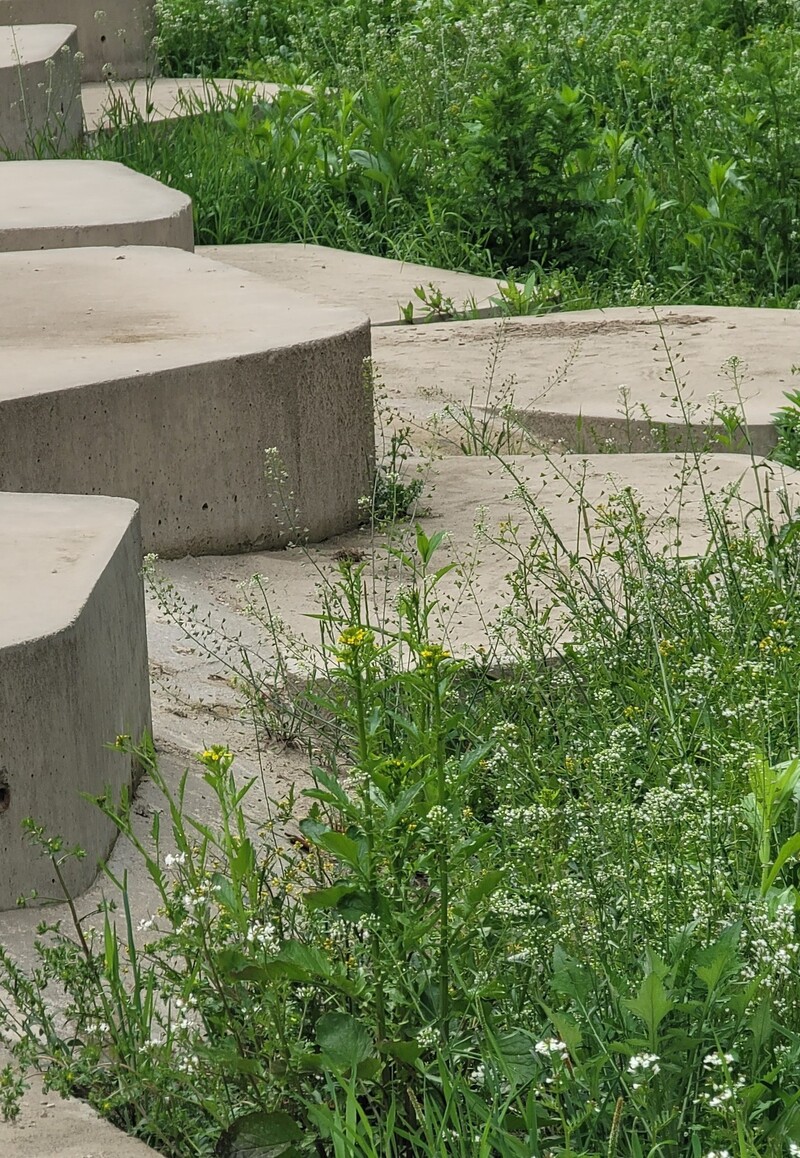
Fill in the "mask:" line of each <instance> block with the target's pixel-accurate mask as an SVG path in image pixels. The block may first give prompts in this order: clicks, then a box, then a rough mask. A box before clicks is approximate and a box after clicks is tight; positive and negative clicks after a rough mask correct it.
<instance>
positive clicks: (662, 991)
mask: <svg viewBox="0 0 800 1158" xmlns="http://www.w3.org/2000/svg"><path fill="white" fill-rule="evenodd" d="M623 1004H624V1005H625V1007H626V1009H629V1010H630V1011H631V1013H634V1014H635V1015H636V1016H637V1017H639V1018H641V1020H642V1021H643V1022H644V1024H645V1025H646V1026H647V1029H648V1032H649V1034H650V1038H651V1041H654V1040H655V1037H656V1033H657V1031H658V1027H659V1025H660V1024H661V1022H662V1021H663V1020H664V1018H665V1017H666V1016H667V1014H668V1013H669V1011H670V1010H671V1009H672V1007H673V1004H674V1002H673V1001H671V1000H670V998H669V997H668V995H667V991H666V988H665V987H664V982H663V981H662V980H661V978H660V977H659V976H658V975H657V974H656V973H648V974H647V976H646V977H645V979H644V981H643V982H642V984H641V985H640V986H639V992H638V993H637V995H636V997H632V998H629V999H627V1000H626V1001H624V1002H623Z"/></svg>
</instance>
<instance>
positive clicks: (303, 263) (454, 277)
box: [198, 243, 498, 326]
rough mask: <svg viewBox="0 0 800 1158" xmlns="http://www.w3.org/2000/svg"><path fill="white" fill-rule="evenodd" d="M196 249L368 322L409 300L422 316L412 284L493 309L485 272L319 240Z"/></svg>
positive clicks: (493, 286)
mask: <svg viewBox="0 0 800 1158" xmlns="http://www.w3.org/2000/svg"><path fill="white" fill-rule="evenodd" d="M198 253H202V254H203V255H204V256H206V257H211V258H213V259H214V260H215V261H223V262H225V263H226V264H227V265H235V266H237V267H238V268H239V269H247V270H250V271H251V272H252V273H257V274H260V275H261V276H262V277H266V278H269V280H270V281H275V282H280V283H281V284H282V285H286V286H290V287H291V288H292V289H296V290H300V291H301V292H302V293H308V294H311V295H312V296H313V297H315V298H318V299H319V301H322V302H329V303H330V304H332V305H343V306H352V307H353V308H355V309H358V310H363V311H364V313H365V314H367V315H368V316H369V319H370V321H371V322H372V324H373V326H385V325H396V324H399V323H400V321H401V314H400V308H401V306H406V305H408V303H409V302H412V303H413V304H414V319H415V320H416V321H421V320H424V318H425V307H424V306H423V304H422V302H421V301H420V299H419V298H417V297H416V296H415V294H414V287H415V286H423V287H425V289H426V290H428V289H429V287H430V286H431V285H434V286H436V287H437V288H438V289H440V290H441V291H442V293H443V295H444V296H445V297H449V298H451V299H452V301H453V303H454V305H455V307H456V309H457V310H464V311H466V310H473V309H475V310H477V311H478V313H483V314H486V313H487V312H490V311H494V310H495V307H494V305H493V304H492V301H491V299H492V298H493V297H496V296H497V294H498V289H497V282H496V281H494V280H493V279H492V278H489V277H475V276H474V275H473V274H469V273H453V272H452V271H451V270H447V269H435V268H434V267H432V266H426V265H414V264H412V263H411V262H403V261H394V260H393V259H391V258H387V257H371V256H369V255H368V254H364V253H347V252H346V251H345V250H342V249H329V248H328V247H327V246H324V245H296V244H291V243H289V244H285V245H277V244H276V245H270V244H265V245H204V246H200V248H199V249H198Z"/></svg>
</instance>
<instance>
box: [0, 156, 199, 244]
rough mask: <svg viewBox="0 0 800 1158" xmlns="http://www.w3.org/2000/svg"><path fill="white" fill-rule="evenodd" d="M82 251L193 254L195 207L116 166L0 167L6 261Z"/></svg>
mask: <svg viewBox="0 0 800 1158" xmlns="http://www.w3.org/2000/svg"><path fill="white" fill-rule="evenodd" d="M83 245H94V246H98V245H168V246H175V247H177V248H178V249H186V250H189V251H191V250H192V249H193V248H194V230H193V224H192V202H191V200H190V199H189V198H188V197H187V196H186V194H185V193H180V192H179V191H178V190H177V189H170V188H169V187H168V186H167V185H162V184H161V183H160V182H159V181H154V180H153V179H152V177H146V176H145V175H144V174H143V173H136V172H134V170H133V169H128V168H126V167H125V165H119V164H117V163H116V162H114V161H67V160H58V161H8V162H6V163H5V164H4V165H0V253H5V252H12V251H15V250H25V249H64V248H71V247H74V246H83Z"/></svg>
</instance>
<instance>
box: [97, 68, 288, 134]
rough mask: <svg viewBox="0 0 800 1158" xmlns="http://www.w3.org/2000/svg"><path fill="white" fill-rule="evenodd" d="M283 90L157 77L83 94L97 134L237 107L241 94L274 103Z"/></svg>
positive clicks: (273, 86) (255, 84) (259, 84)
mask: <svg viewBox="0 0 800 1158" xmlns="http://www.w3.org/2000/svg"><path fill="white" fill-rule="evenodd" d="M280 91H281V86H280V85H277V84H265V83H263V82H256V81H253V82H252V83H251V82H249V81H244V80H229V79H227V78H226V79H222V80H203V79H200V78H194V77H188V78H183V79H180V80H173V79H171V78H168V77H157V78H156V79H155V80H154V79H152V78H148V79H139V80H132V81H128V83H121V82H119V81H108V82H105V83H97V82H92V83H89V84H84V86H83V88H82V89H81V94H82V98H83V116H84V122H85V125H86V131H87V132H89V133H96V132H99V131H100V130H102V129H108V128H113V127H114V126H116V125H117V124H119V123H120V122H121V123H123V124H127V123H128V122H130V121H131V120H133V119H135V118H141V119H142V120H145V121H174V120H178V119H179V118H180V117H185V116H190V115H192V114H197V113H204V112H208V111H209V110H210V109H211V110H213V109H218V108H219V107H220V106H221V105H222V106H225V105H235V104H236V102H237V100H238V99H239V95H238V94H239V93H240V92H245V93H248V94H252V98H253V100H261V101H272V100H274V99H275V97H276V96H277V94H278V93H279V92H280Z"/></svg>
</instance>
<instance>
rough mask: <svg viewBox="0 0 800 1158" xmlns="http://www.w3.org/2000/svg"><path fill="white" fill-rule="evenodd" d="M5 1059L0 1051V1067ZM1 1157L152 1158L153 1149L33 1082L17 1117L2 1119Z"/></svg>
mask: <svg viewBox="0 0 800 1158" xmlns="http://www.w3.org/2000/svg"><path fill="white" fill-rule="evenodd" d="M6 1060H7V1058H6V1055H4V1054H3V1051H2V1050H0V1066H2V1065H5V1063H6ZM0 1154H2V1155H3V1158H154V1155H155V1154H156V1151H155V1150H151V1149H150V1147H149V1146H145V1145H144V1143H143V1142H139V1141H137V1139H136V1138H131V1137H129V1136H128V1135H127V1134H123V1133H122V1131H121V1130H117V1129H116V1128H115V1127H114V1126H112V1125H110V1124H109V1123H108V1122H104V1121H103V1119H102V1118H101V1117H100V1116H99V1115H98V1114H96V1113H95V1112H94V1110H93V1109H92V1108H91V1107H90V1106H89V1105H88V1104H87V1103H86V1102H79V1101H78V1100H77V1099H76V1098H60V1097H59V1096H58V1094H55V1093H53V1092H52V1091H51V1092H50V1093H48V1094H46V1093H45V1092H44V1090H43V1089H42V1082H41V1079H40V1078H34V1079H33V1081H32V1085H31V1088H30V1090H29V1091H28V1093H27V1094H26V1095H25V1097H24V1098H23V1101H22V1108H21V1111H20V1116H19V1118H17V1119H16V1121H14V1122H4V1121H2V1119H0Z"/></svg>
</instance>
